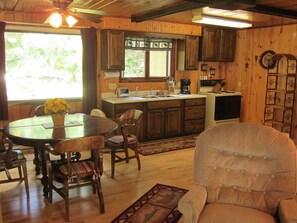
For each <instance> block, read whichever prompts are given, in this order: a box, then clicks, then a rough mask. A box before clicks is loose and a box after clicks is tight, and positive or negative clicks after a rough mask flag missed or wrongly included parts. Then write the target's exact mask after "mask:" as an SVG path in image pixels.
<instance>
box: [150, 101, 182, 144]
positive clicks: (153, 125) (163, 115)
mask: <svg viewBox="0 0 297 223" xmlns="http://www.w3.org/2000/svg"><path fill="white" fill-rule="evenodd" d="M181 134H182V125H181V100H172V101H157V102H148V104H147V139H149V140H151V139H160V138H167V137H173V136H179V135H181Z"/></svg>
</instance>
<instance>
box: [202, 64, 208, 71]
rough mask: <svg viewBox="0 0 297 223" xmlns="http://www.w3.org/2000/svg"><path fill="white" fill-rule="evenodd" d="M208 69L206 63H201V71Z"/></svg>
mask: <svg viewBox="0 0 297 223" xmlns="http://www.w3.org/2000/svg"><path fill="white" fill-rule="evenodd" d="M207 70H208V65H207V63H203V64H201V71H207Z"/></svg>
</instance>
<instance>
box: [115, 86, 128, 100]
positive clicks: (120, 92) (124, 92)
mask: <svg viewBox="0 0 297 223" xmlns="http://www.w3.org/2000/svg"><path fill="white" fill-rule="evenodd" d="M117 96H118V98H123V97H129V96H130V91H129V88H127V87H119V88H117Z"/></svg>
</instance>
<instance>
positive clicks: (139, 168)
mask: <svg viewBox="0 0 297 223" xmlns="http://www.w3.org/2000/svg"><path fill="white" fill-rule="evenodd" d="M137 149H138V148H135V149H134V152H135V157H136V160H137V165H138V170H141V163H140V158H139V154H138V150H137Z"/></svg>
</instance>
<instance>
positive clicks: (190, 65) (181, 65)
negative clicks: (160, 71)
mask: <svg viewBox="0 0 297 223" xmlns="http://www.w3.org/2000/svg"><path fill="white" fill-rule="evenodd" d="M198 51H199V37H198V36H185V39H184V40H178V41H177V59H178V61H177V68H178V70H197V69H198Z"/></svg>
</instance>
